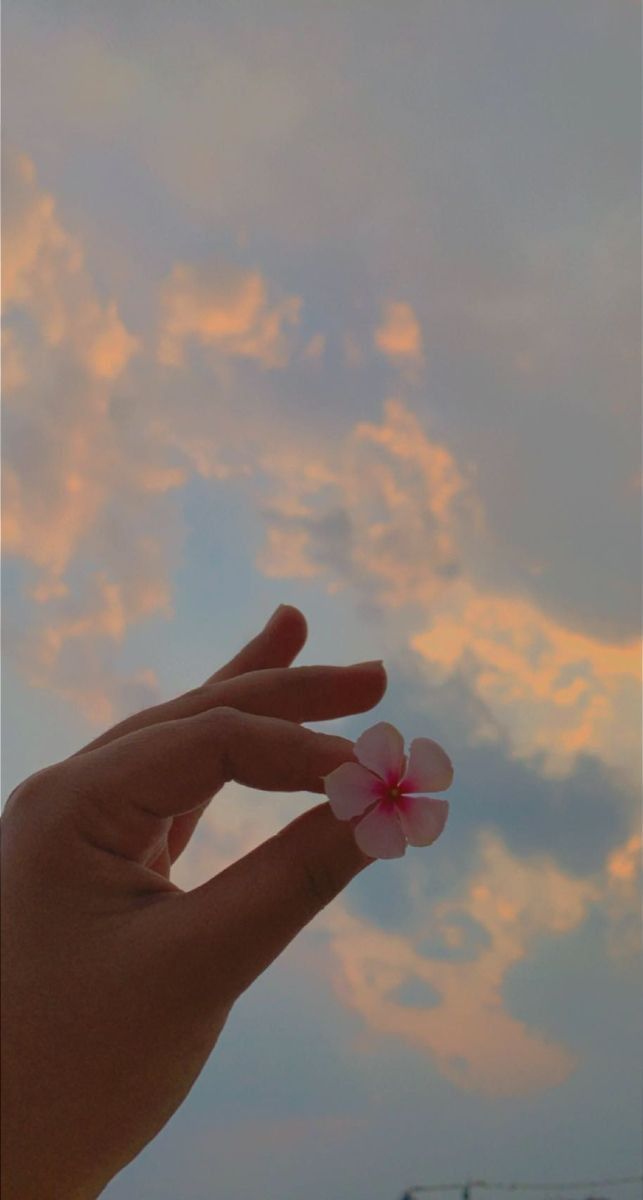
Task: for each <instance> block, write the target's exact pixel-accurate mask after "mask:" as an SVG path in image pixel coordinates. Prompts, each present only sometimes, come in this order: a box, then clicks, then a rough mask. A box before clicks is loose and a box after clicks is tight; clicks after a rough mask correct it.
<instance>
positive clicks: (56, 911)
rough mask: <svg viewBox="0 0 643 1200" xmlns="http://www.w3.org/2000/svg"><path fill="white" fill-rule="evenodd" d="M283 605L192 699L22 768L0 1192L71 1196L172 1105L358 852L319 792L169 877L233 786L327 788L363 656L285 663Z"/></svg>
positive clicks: (129, 1149)
mask: <svg viewBox="0 0 643 1200" xmlns="http://www.w3.org/2000/svg"><path fill="white" fill-rule="evenodd" d="M306 632H307V631H306V622H305V620H304V618H303V616H302V614H301V613H300V612H299V611H298V610H297V609H294V608H290V607H283V608H281V609H280V610H278V611H277V613H276V614H275V616H274V617H273V619H272V621H270V622H269V623H268V625H267V626H266V628H265V629H264V630H263V631H262V632H261V633H260V634H259V635H258V636H257V637H256V638H255V639H254V640H253V641H251V642H250V643H249V644H248V645H247V646H246V647H245V648H244V649H243V650H241V651H240V653H239V654H238V655H237V656H236V657H235V658H233V659H232V661H231V662H229V663H228V664H227V666H225V667H223V668H222V669H221V670H220V671H218V672H217V673H216V674H215V675H212V676H210V678H209V679H207V680H206V682H205V683H204V684H203V685H202V686H201V687H197V688H195V689H194V690H193V691H189V692H186V693H185V694H184V695H182V696H178V697H177V698H176V699H174V700H172V701H170V702H168V703H164V704H160V705H157V706H155V707H154V708H150V709H146V710H145V711H143V712H141V713H138V714H136V715H135V716H133V717H129V718H127V720H125V721H122V722H121V723H120V724H118V725H116V726H114V728H113V729H110V730H108V731H107V732H106V733H104V734H103V735H102V736H101V737H99V738H97V739H96V740H95V741H93V742H90V743H89V744H88V745H87V746H85V747H84V748H83V749H82V750H80V751H78V752H77V753H76V754H73V755H71V757H70V758H67V759H63V760H62V761H61V762H58V763H55V764H54V765H53V766H49V767H46V768H45V769H44V770H42V771H38V772H37V773H36V774H35V775H32V776H30V778H29V779H27V780H26V781H25V782H24V783H22V784H21V785H20V786H19V787H18V788H17V789H16V790H15V791H14V792H13V793H12V795H11V796H10V798H9V800H8V802H7V804H6V806H5V809H4V812H3V816H2V822H1V824H2V835H3V838H2V841H3V845H2V860H3V871H2V886H3V905H2V915H3V956H4V961H3V970H2V985H3V1001H2V1004H3V1014H4V1021H5V1041H4V1051H3V1073H2V1084H3V1093H4V1095H3V1104H4V1111H3V1121H2V1131H3V1141H4V1148H3V1155H2V1167H3V1190H2V1194H3V1196H4V1200H18V1198H19V1200H86V1198H87V1197H95V1196H97V1195H98V1194H99V1193H100V1192H101V1191H102V1190H103V1188H104V1187H106V1185H107V1184H108V1182H109V1181H110V1179H112V1178H113V1176H114V1175H115V1174H117V1172H118V1171H120V1170H121V1169H122V1168H123V1167H124V1166H126V1165H127V1163H129V1162H131V1160H132V1159H133V1158H134V1157H135V1156H136V1155H137V1154H138V1153H139V1152H140V1151H141V1150H142V1149H143V1147H144V1146H145V1145H146V1144H147V1143H148V1142H149V1141H150V1140H151V1139H152V1138H153V1137H154V1136H155V1135H156V1134H157V1133H158V1132H159V1130H160V1129H161V1128H162V1127H163V1125H165V1123H166V1122H167V1121H168V1120H169V1118H170V1117H171V1115H172V1113H173V1112H174V1111H175V1110H176V1109H177V1108H178V1106H179V1105H180V1104H181V1103H182V1101H183V1100H184V1099H185V1097H186V1096H187V1094H188V1092H189V1090H190V1088H191V1087H192V1084H193V1083H194V1081H195V1079H196V1078H197V1076H198V1075H199V1073H200V1071H201V1070H202V1068H203V1066H204V1064H205V1062H206V1061H207V1058H208V1056H209V1054H210V1052H211V1051H212V1049H213V1047H214V1045H215V1043H216V1041H217V1038H218V1036H219V1034H220V1032H221V1030H222V1028H223V1026H224V1024H225V1021H226V1018H227V1016H228V1013H229V1012H230V1009H231V1007H232V1005H233V1004H234V1002H235V1000H236V999H237V997H238V996H239V995H240V994H241V993H242V992H243V991H244V990H245V989H246V988H247V987H248V986H249V985H250V984H251V983H252V981H253V980H254V979H256V978H257V976H258V975H259V974H260V973H261V972H262V971H263V970H265V968H266V967H267V966H268V965H269V964H270V963H271V962H272V961H273V959H275V958H276V957H277V955H278V954H280V953H281V951H282V950H283V949H284V948H285V947H286V946H287V945H288V943H289V942H290V941H291V940H292V938H293V937H294V936H295V935H296V934H297V933H298V932H299V930H300V929H302V928H303V927H304V926H305V925H306V924H307V923H308V922H309V921H310V920H311V919H312V917H314V916H315V914H316V913H317V912H319V911H320V909H322V908H323V907H324V905H326V904H328V902H329V901H330V900H332V899H333V897H334V896H336V895H337V893H338V892H340V891H341V890H342V888H344V887H345V886H346V884H348V883H349V881H350V880H351V879H352V878H353V876H354V875H356V874H357V873H358V872H359V871H361V870H362V869H363V868H364V867H365V866H367V865H368V864H369V863H370V862H372V861H373V860H372V859H370V858H367V857H366V856H365V855H364V854H363V853H362V852H361V851H360V850H359V849H358V847H357V845H356V843H355V841H354V838H353V834H352V829H351V826H350V825H349V824H348V823H345V822H341V821H337V820H336V819H335V818H334V817H333V815H332V813H331V811H330V808H329V805H328V804H327V803H322V804H318V805H316V806H315V807H313V808H311V809H309V810H308V811H307V812H304V813H303V814H302V815H301V816H299V817H297V818H296V820H294V821H292V822H291V823H290V824H289V825H287V826H286V828H284V829H282V830H281V831H280V832H279V833H278V834H277V835H276V836H275V837H272V838H269V839H268V841H266V842H264V843H263V844H262V845H260V846H258V847H257V849H255V850H253V851H252V852H251V853H250V854H246V855H244V857H243V858H241V859H239V860H238V861H237V862H235V863H233V864H232V865H231V866H229V867H228V868H227V869H226V870H224V871H222V872H221V873H220V874H219V875H216V876H214V878H212V879H210V880H209V881H208V882H207V883H205V884H204V885H203V886H201V887H198V888H195V889H194V890H193V891H191V892H183V891H182V890H181V889H180V888H178V887H176V886H175V885H174V884H173V883H171V882H170V878H169V876H170V867H171V864H172V863H173V862H174V861H175V860H176V859H177V858H178V856H179V855H180V854H181V852H182V851H183V850H184V849H185V847H186V845H187V844H188V842H189V840H190V837H191V836H192V834H193V832H194V829H195V827H196V824H197V822H198V820H199V817H200V816H201V814H202V813H203V812H204V810H205V808H206V807H207V805H208V803H209V800H210V798H211V797H212V796H213V795H214V794H215V793H216V792H218V791H219V789H220V788H221V787H222V786H223V785H224V784H225V783H226V782H227V781H228V780H236V781H237V782H239V783H242V784H246V785H248V786H250V787H255V788H263V789H266V790H279V791H309V792H316V793H321V792H322V791H323V787H322V782H321V776H323V775H325V774H327V773H328V772H329V771H331V770H334V768H335V767H337V766H339V764H340V763H342V762H346V761H350V760H351V759H352V758H353V754H352V750H353V743H352V742H350V741H347V740H346V739H345V738H341V737H332V736H329V735H327V734H322V733H315V732H313V731H312V730H309V729H304V728H302V726H301V725H300V724H299V722H302V721H320V720H326V719H330V718H335V717H340V716H345V715H347V714H349V713H357V712H363V711H366V710H367V709H370V708H372V707H373V706H374V705H375V704H377V703H378V701H379V700H380V699H381V697H382V695H383V693H384V691H385V688H386V676H385V673H384V670H383V668H382V667H381V665H379V664H370V665H369V664H366V665H358V666H353V667H324V666H313V667H299V668H291V667H290V664H291V663H292V661H293V659H294V658H295V657H296V655H297V654H298V653H299V651H300V650H301V648H302V646H303V644H304V642H305V640H306Z"/></svg>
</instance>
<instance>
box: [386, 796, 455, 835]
mask: <svg viewBox="0 0 643 1200" xmlns="http://www.w3.org/2000/svg"><path fill="white" fill-rule="evenodd" d="M397 811H398V816H399V819H400V825H401V826H402V829H403V830H404V833H405V834H406V838H407V841H408V842H410V844H411V846H430V845H431V844H432V842H434V841H435V840H436V838H439V836H440V834H441V833H442V830H443V829H444V826H445V825H446V823H447V817H448V815H449V801H448V800H434V799H433V798H432V797H431V796H402V797H401V798H400V799H399V800H398V806H397Z"/></svg>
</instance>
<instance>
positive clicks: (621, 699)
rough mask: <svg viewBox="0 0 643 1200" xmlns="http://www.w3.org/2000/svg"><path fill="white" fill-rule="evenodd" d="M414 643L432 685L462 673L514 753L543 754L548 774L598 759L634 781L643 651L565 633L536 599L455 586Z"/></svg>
mask: <svg viewBox="0 0 643 1200" xmlns="http://www.w3.org/2000/svg"><path fill="white" fill-rule="evenodd" d="M411 646H412V648H413V649H414V650H416V651H417V653H418V654H420V655H421V657H422V658H423V659H424V661H425V662H426V663H427V664H429V667H430V675H431V678H432V679H433V680H444V679H445V678H448V677H450V676H454V675H456V674H457V675H459V676H461V677H464V678H465V679H466V680H467V682H468V684H469V686H470V687H471V688H472V690H473V692H474V694H475V695H476V696H477V697H478V698H479V699H480V700H481V701H482V703H483V706H484V709H485V710H486V712H487V713H488V714H489V717H490V720H489V722H488V723H487V724H486V725H485V727H484V728H481V729H480V730H479V735H480V736H481V737H482V738H483V739H484V738H485V737H487V736H490V737H492V738H493V737H494V736H496V735H495V733H494V726H495V727H496V729H497V727H500V728H501V729H503V730H505V731H506V733H507V734H508V736H509V744H510V747H511V752H512V753H513V754H514V755H515V756H516V757H523V758H530V757H532V756H534V755H538V756H542V760H543V766H544V769H545V770H546V772H547V773H548V774H550V775H561V774H565V773H566V772H567V771H568V770H569V769H570V767H571V766H572V765H573V763H574V761H575V759H576V757H577V755H578V754H582V753H587V754H595V755H598V756H599V757H600V758H602V759H603V760H604V761H605V762H608V763H610V764H611V765H612V766H613V767H614V768H615V769H616V770H617V771H620V770H621V769H627V770H628V771H629V772H630V773H632V774H633V775H634V776H635V775H636V772H637V770H638V766H639V762H640V721H638V720H637V712H638V711H639V709H640V680H641V646H640V642H639V641H638V640H636V641H632V642H630V643H627V644H622V643H609V642H604V641H600V640H598V639H596V638H591V637H588V636H586V635H584V634H580V633H577V632H575V631H574V630H573V629H569V628H566V627H565V626H563V625H561V624H559V623H558V622H557V621H555V620H553V619H552V618H550V617H547V616H546V615H545V614H544V613H542V612H541V611H540V610H539V608H538V607H537V606H536V605H535V604H534V603H532V602H530V601H528V600H525V599H522V598H519V597H512V596H508V595H503V594H502V593H493V592H483V591H480V590H478V589H476V588H475V587H474V586H472V585H471V584H470V583H466V582H459V583H457V584H455V585H454V586H453V587H452V588H451V589H450V590H449V593H448V595H447V596H445V597H443V598H441V599H440V601H439V602H438V603H437V604H436V605H435V606H434V608H433V610H432V612H431V616H430V624H429V625H428V627H427V629H426V630H425V631H424V632H423V633H420V634H417V635H415V636H414V637H412V638H411Z"/></svg>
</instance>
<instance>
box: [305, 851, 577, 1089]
mask: <svg viewBox="0 0 643 1200" xmlns="http://www.w3.org/2000/svg"><path fill="white" fill-rule="evenodd" d="M411 891H412V893H414V899H415V915H414V917H412V918H411V922H410V928H411V933H410V934H409V935H408V936H407V935H401V934H393V933H388V932H384V931H383V930H382V929H380V928H378V927H377V926H375V925H372V924H370V923H369V922H367V921H365V920H364V919H362V918H357V917H354V916H353V915H351V914H350V913H349V912H348V911H347V909H346V908H345V907H344V906H342V905H336V906H334V907H333V909H332V910H329V911H328V913H327V916H326V918H325V922H324V923H325V926H326V928H327V929H328V931H329V934H330V944H331V948H332V951H333V954H334V955H335V956H336V960H337V972H336V974H335V977H334V980H333V982H334V986H335V989H336V991H337V994H338V995H339V997H340V998H341V999H342V1001H343V1002H344V1003H345V1004H346V1005H347V1006H348V1007H349V1008H351V1009H353V1010H355V1011H357V1012H358V1013H359V1014H360V1016H361V1017H362V1019H363V1021H364V1023H365V1026H366V1029H367V1030H368V1031H369V1033H368V1036H366V1037H364V1036H360V1038H359V1040H358V1048H359V1047H360V1046H361V1048H362V1049H363V1050H365V1051H366V1050H371V1049H374V1048H375V1047H376V1046H377V1045H378V1042H379V1039H380V1038H381V1037H385V1038H396V1039H402V1040H403V1041H405V1042H407V1043H410V1044H411V1045H412V1046H413V1047H414V1048H415V1049H416V1050H418V1051H420V1052H423V1053H425V1054H426V1055H427V1056H429V1057H430V1058H431V1059H432V1061H433V1062H434V1063H435V1065H436V1067H437V1068H438V1070H439V1072H440V1074H442V1075H443V1076H444V1077H445V1078H447V1079H448V1080H449V1081H450V1082H451V1083H453V1084H454V1085H455V1086H456V1087H459V1088H462V1089H464V1090H466V1091H473V1092H478V1093H483V1094H486V1095H490V1096H512V1095H522V1094H529V1093H532V1092H537V1091H541V1090H543V1089H548V1088H552V1087H556V1086H558V1085H560V1084H561V1083H563V1082H564V1081H565V1080H566V1079H567V1078H568V1077H569V1076H570V1074H571V1073H572V1072H573V1070H574V1069H575V1067H576V1066H577V1058H576V1056H575V1055H574V1054H573V1053H572V1052H571V1051H570V1050H569V1049H568V1048H567V1047H565V1046H563V1045H562V1044H559V1043H558V1042H556V1041H555V1040H553V1039H552V1038H550V1037H548V1036H547V1035H546V1034H545V1033H543V1032H541V1031H540V1030H538V1029H534V1028H530V1026H529V1025H527V1024H526V1023H525V1022H523V1021H520V1020H518V1019H517V1018H516V1017H514V1016H513V1015H512V1014H511V1013H510V1012H509V1011H508V1010H507V1008H506V1007H505V1003H504V1000H503V984H504V981H505V979H506V977H507V974H508V972H509V970H510V969H511V968H512V967H513V966H514V964H516V963H517V962H520V961H521V960H523V959H524V958H526V957H528V956H529V954H530V953H531V952H532V951H533V950H534V949H535V947H536V945H537V943H538V939H539V938H541V937H542V936H543V935H546V936H549V937H563V936H565V935H566V934H568V933H571V932H572V931H573V930H575V929H577V928H578V927H579V926H580V925H581V924H582V922H583V921H584V920H585V918H586V916H587V914H588V911H589V909H590V906H591V905H592V904H593V903H595V902H596V901H598V900H599V899H600V895H601V891H600V887H599V885H598V883H597V882H596V881H595V880H583V879H576V878H574V877H572V876H570V875H567V874H565V873H564V872H563V871H561V870H560V869H559V868H558V867H557V866H556V865H555V864H554V863H553V861H552V860H551V859H549V858H547V857H546V856H533V857H527V858H523V859H520V858H516V857H514V856H513V855H512V854H511V853H510V852H509V850H508V849H507V847H506V845H505V844H504V842H503V840H502V839H501V838H500V837H498V836H497V835H495V834H492V833H490V832H488V831H484V830H483V831H482V832H481V834H480V835H479V839H478V851H477V861H476V863H475V864H474V869H473V871H472V874H471V875H470V877H469V878H468V879H467V880H466V881H465V882H464V883H463V884H462V886H461V888H460V889H459V893H458V895H457V896H456V897H455V898H454V899H449V900H445V901H441V902H438V903H437V904H434V905H433V906H432V908H431V910H430V911H429V912H427V909H426V898H425V896H424V894H423V882H422V877H421V875H420V873H419V870H418V873H416V874H415V875H413V874H412V875H411ZM469 926H473V927H474V928H477V929H478V930H480V931H481V932H482V933H483V934H484V935H485V936H484V938H483V941H482V944H481V945H480V939H478V944H477V945H474V946H473V947H469V948H468V949H467V947H466V941H467V937H468V927H469ZM427 929H430V930H431V942H432V944H433V945H434V946H435V947H436V949H437V947H438V946H439V947H440V948H439V953H437V954H436V950H434V951H433V952H432V951H431V949H430V948H429V949H428V950H425V949H424V948H423V943H425V942H426V931H427ZM463 945H464V954H463V953H462V947H463ZM413 985H415V988H416V989H417V985H423V986H424V987H425V988H426V989H427V990H428V991H429V992H433V993H434V994H436V995H437V1001H435V1002H433V1003H428V1004H427V1003H426V1002H425V1003H424V1004H422V1003H420V1002H418V1001H416V1002H415V1003H411V1004H408V1003H404V1002H403V1001H402V999H401V998H400V993H403V991H404V990H407V991H408V990H409V989H410V988H411V987H412V986H413ZM418 990H419V989H418Z"/></svg>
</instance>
